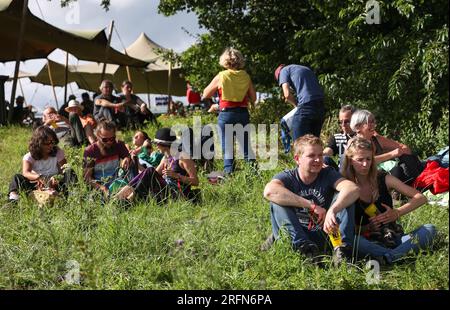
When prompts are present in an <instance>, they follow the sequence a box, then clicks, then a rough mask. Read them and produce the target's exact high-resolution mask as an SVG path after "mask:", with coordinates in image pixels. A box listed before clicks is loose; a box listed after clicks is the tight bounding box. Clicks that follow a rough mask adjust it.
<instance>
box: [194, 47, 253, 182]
mask: <svg viewBox="0 0 450 310" xmlns="http://www.w3.org/2000/svg"><path fill="white" fill-rule="evenodd" d="M219 64H220V65H221V66H222V67H224V68H225V70H223V71H221V72H219V73H218V74H217V75H216V76H215V77H214V79H213V80H212V81H211V83H210V84H209V85H208V86H207V87H206V88H205V89H204V91H203V98H211V97H212V96H213V95H214V94H215V93H216V92H218V93H219V118H218V123H219V127H220V130H221V134H222V152H223V154H224V172H225V174H230V173H232V172H233V171H234V166H233V163H234V160H233V158H234V155H233V145H234V143H233V140H234V137H235V136H236V134H237V138H238V143H239V146H240V149H241V150H244V159H245V160H246V161H250V160H254V159H255V156H254V154H253V151H252V150H251V148H250V140H249V139H250V136H249V131H248V130H245V128H244V130H242V131H243V132H236V131H235V130H234V128H233V127H234V125H242V126H243V127H245V126H246V125H247V124H249V123H250V116H249V113H248V104H249V102H250V104H253V103H254V102H255V100H256V92H255V89H254V87H253V84H252V81H251V79H250V76H249V75H248V73H247V72H246V71H245V70H244V69H243V68H244V65H245V60H244V57H243V56H242V54H241V52H239V51H238V50H236V49H234V48H227V49H226V50H225V51H224V52H223V54H222V56H220V60H219ZM226 125H229V126H226ZM226 128H229V129H227V130H225V129H226ZM238 128H239V127H237V128H236V129H238Z"/></svg>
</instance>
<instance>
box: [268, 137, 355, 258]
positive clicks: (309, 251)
mask: <svg viewBox="0 0 450 310" xmlns="http://www.w3.org/2000/svg"><path fill="white" fill-rule="evenodd" d="M294 160H295V163H296V164H297V167H296V168H294V169H292V170H285V171H283V172H281V173H279V174H277V175H275V176H274V177H273V179H272V181H270V182H269V183H267V185H266V187H265V189H264V197H265V198H266V199H267V200H269V201H270V216H271V222H272V233H273V236H274V238H275V239H279V238H280V232H281V231H280V230H281V229H285V230H286V232H287V234H288V236H289V237H290V239H291V243H292V247H293V249H294V250H296V251H298V252H300V253H301V254H303V255H305V256H307V257H309V258H311V259H312V260H313V262H314V261H316V259H317V257H318V256H319V255H320V254H323V253H324V252H325V250H326V249H327V248H328V245H329V243H328V236H327V234H337V233H338V231H339V232H340V235H341V237H342V240H341V242H340V243H341V244H340V245H337V246H335V247H334V249H333V262H334V264H335V265H339V264H340V263H342V262H343V261H344V260H348V261H350V260H351V259H352V246H353V237H354V213H353V212H354V209H353V203H354V202H355V201H356V199H358V197H359V190H358V187H357V186H356V184H355V183H353V182H351V181H349V180H346V179H344V178H343V177H342V176H341V175H340V174H339V173H338V172H337V171H336V170H335V169H333V168H331V167H326V168H323V166H322V165H323V143H322V141H321V140H320V139H319V138H318V137H315V136H313V135H311V134H307V135H304V136H302V137H300V138H298V139H297V140H296V141H295V142H294ZM335 191H338V192H339V193H338V194H336V195H335ZM333 196H335V197H333Z"/></svg>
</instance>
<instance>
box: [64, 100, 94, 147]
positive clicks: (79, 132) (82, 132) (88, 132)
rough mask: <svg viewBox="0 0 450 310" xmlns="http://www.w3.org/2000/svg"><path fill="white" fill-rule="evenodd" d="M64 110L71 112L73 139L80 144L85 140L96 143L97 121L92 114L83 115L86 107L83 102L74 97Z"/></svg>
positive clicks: (70, 120)
mask: <svg viewBox="0 0 450 310" xmlns="http://www.w3.org/2000/svg"><path fill="white" fill-rule="evenodd" d="M64 110H65V111H66V112H67V113H68V114H69V122H70V126H71V127H72V139H73V140H74V141H76V143H78V144H80V145H81V144H83V143H85V142H89V144H92V143H94V142H95V141H96V138H95V136H94V128H95V126H96V122H95V120H94V118H92V117H91V116H90V115H86V116H83V113H82V112H83V110H84V107H83V106H82V105H81V103H79V102H78V101H77V100H75V99H72V100H70V101H69V103H68V105H67V107H66V108H65V109H64Z"/></svg>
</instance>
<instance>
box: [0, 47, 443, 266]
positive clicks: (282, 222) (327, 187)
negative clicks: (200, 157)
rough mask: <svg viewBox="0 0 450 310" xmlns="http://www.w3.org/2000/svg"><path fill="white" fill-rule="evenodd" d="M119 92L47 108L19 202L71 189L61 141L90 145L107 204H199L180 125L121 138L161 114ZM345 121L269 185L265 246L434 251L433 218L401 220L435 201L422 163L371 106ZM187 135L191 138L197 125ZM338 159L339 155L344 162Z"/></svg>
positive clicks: (125, 90)
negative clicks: (405, 225)
mask: <svg viewBox="0 0 450 310" xmlns="http://www.w3.org/2000/svg"><path fill="white" fill-rule="evenodd" d="M226 53H227V55H225V56H227V57H231V56H233V55H234V54H236V55H238V56H239V57H240V58H242V55H241V54H240V53H238V51H237V50H234V49H233V50H227V52H226ZM233 57H234V56H233ZM227 66H228V65H226V66H224V67H225V68H227ZM242 66H243V62H240V63H239V64H236V67H230V68H228V69H227V70H224V71H223V72H222V73H220V74H219V75H218V76H217V78H215V79H214V80H213V81H212V82H211V84H210V85H209V86H208V88H207V89H206V90H207V91H205V92H204V93H205V94H207V96H205V97H211V96H212V94H213V93H214V91H216V88H219V89H220V93H221V96H222V95H223V93H222V91H223V89H222V88H223V85H224V84H223V83H222V80H223V79H224V78H226V77H227V76H228V75H230V76H234V75H233V74H235V73H234V71H236V70H234V69H236V68H237V69H242ZM222 75H225V76H223V77H222ZM241 75H242V76H241V78H242V80H244V81H246V84H245V87H244V88H242V89H240V93H242V96H244V97H245V96H248V95H249V94H250V95H252V96H251V98H250V99H251V101H254V96H253V95H254V94H253V91H254V89H253V86H252V84H251V80H250V78H249V76H248V74H247V73H245V72H241ZM234 79H236V81H233V83H234V84H233V85H231V86H233V87H238V86H240V84H239V79H238V78H236V76H234ZM228 86H229V87H231V86H230V85H228ZM113 88H114V87H113V84H112V82H111V81H108V80H104V81H103V82H102V83H101V86H100V91H101V93H100V94H99V95H98V96H96V97H95V99H94V101H93V102H91V101H90V100H89V96H87V97H86V96H83V101H82V102H81V103H80V102H78V101H77V100H76V98H72V99H71V100H70V101H69V102H68V103H67V105H66V106H65V107H64V108H63V109H62V110H60V112H61V113H58V112H57V111H56V110H55V109H54V108H52V107H49V108H47V109H46V110H45V111H44V115H43V124H42V126H39V127H37V128H35V129H34V131H33V134H32V137H31V139H30V142H29V145H28V150H29V152H28V153H26V154H25V155H24V157H23V162H22V173H18V174H16V175H14V177H13V179H12V181H11V184H10V188H9V193H8V195H9V196H8V197H9V200H10V201H11V202H17V201H18V199H19V195H20V193H21V192H24V193H27V192H30V191H32V190H36V189H47V190H48V189H52V190H54V191H59V192H61V193H62V194H67V192H68V187H69V186H72V185H73V184H74V183H75V182H77V178H76V176H74V173H73V171H71V170H70V169H63V166H64V164H65V163H66V162H67V160H66V158H65V154H64V151H63V150H62V148H60V147H59V146H58V142H59V141H62V142H63V143H64V142H65V143H67V144H68V145H75V146H81V145H85V146H87V147H86V148H85V149H84V153H83V178H82V180H83V181H84V182H85V184H87V185H88V186H89V187H90V188H91V189H93V192H94V193H100V194H101V196H102V201H107V200H118V201H120V202H126V203H129V204H133V203H134V202H136V201H139V202H144V203H146V202H148V201H149V200H153V201H156V202H157V203H159V204H163V203H165V202H166V201H167V200H169V199H185V200H191V201H196V200H195V195H196V194H197V193H198V192H196V189H195V187H197V186H199V184H200V180H199V173H198V170H197V166H196V162H195V161H194V160H193V158H192V156H191V155H192V154H191V153H192V152H191V151H190V150H189V149H188V148H187V147H184V148H183V147H180V145H179V144H178V142H177V139H176V134H175V132H173V131H172V129H171V128H168V127H164V128H159V129H158V130H157V131H156V134H155V136H154V138H151V137H150V136H149V135H148V134H147V133H146V132H145V131H143V130H137V131H135V133H134V135H133V138H132V145H131V146H128V145H126V144H125V143H124V142H123V141H121V140H119V139H118V137H117V131H118V129H119V128H134V129H135V126H130V124H143V123H144V122H145V121H152V117H154V116H152V113H151V112H150V111H149V110H148V108H147V105H146V104H145V103H144V102H143V101H142V100H141V99H140V98H139V97H137V96H136V95H134V94H133V92H132V83H131V82H129V81H125V82H124V83H123V84H122V93H121V94H120V95H118V96H115V95H113ZM226 94H228V93H226ZM228 95H230V94H228ZM230 96H231V95H230ZM246 98H247V97H245V98H244V99H245V100H244V103H245V105H244V104H243V103H242V104H241V105H240V106H231V107H223V106H222V105H223V103H224V102H223V98H221V100H222V101H221V106H220V109H218V110H219V122H220V120H221V117H222V118H225V120H223V119H222V120H223V123H224V124H225V123H226V124H228V123H233V124H234V123H238V124H240V123H245V124H246V123H248V122H249V115H248V110H247V99H246ZM170 102H171V105H170V109H172V110H173V109H174V104H173V101H172V100H171V99H170ZM230 102H234V101H230ZM230 102H228V103H230ZM62 112H64V113H67V116H64V115H61V114H62ZM175 113H176V114H178V115H180V114H181V113H178V112H175ZM224 113H225V116H224ZM227 113H228V114H227ZM230 113H231V114H233V113H234V114H233V115H231V114H230ZM240 113H243V115H241V114H240ZM230 115H231V116H230ZM241 116H242V118H239V117H241ZM227 117H229V118H230V119H228V118H227ZM233 117H234V118H237V119H236V120H235V119H233ZM338 121H339V127H340V132H339V133H337V134H334V135H333V136H331V137H330V139H329V140H328V144H327V145H326V147H324V143H323V142H322V141H321V139H320V137H318V136H315V135H313V134H311V133H306V134H304V135H301V136H300V137H298V138H297V139H295V141H293V148H292V149H293V154H292V162H293V167H292V169H291V170H284V171H278V173H277V174H276V175H275V176H274V177H273V178H272V179H271V180H270V181H269V182H268V183H267V184H266V186H265V188H264V192H263V196H264V198H265V199H267V200H268V202H269V206H270V219H271V225H272V233H271V235H270V236H269V237H268V238H267V240H266V242H265V243H264V244H263V247H262V248H263V249H268V248H269V247H270V246H272V244H274V242H275V241H277V240H279V239H280V238H282V236H283V233H282V232H281V230H284V231H285V232H287V236H288V238H290V242H291V245H292V248H293V249H294V250H295V251H298V252H299V253H300V254H301V255H304V256H306V257H307V258H309V259H311V261H312V262H314V263H315V262H318V261H319V260H320V257H321V256H323V254H327V253H332V257H333V262H334V264H335V265H336V266H338V265H340V264H342V263H343V262H346V261H347V262H354V260H355V259H359V258H362V257H367V256H369V257H371V258H374V259H376V260H378V261H379V262H380V263H381V264H392V263H394V262H396V261H398V260H399V259H401V258H402V257H404V256H405V255H406V254H407V253H409V252H411V251H412V252H415V253H417V252H419V251H420V250H425V249H429V248H430V247H431V245H432V241H433V240H434V238H435V235H436V228H435V227H434V226H433V225H432V224H425V225H423V226H420V227H419V228H417V229H416V230H414V231H412V232H410V233H409V234H406V233H404V232H403V230H402V228H401V226H400V225H399V223H398V220H399V219H400V218H401V217H403V216H405V215H406V214H409V213H411V212H413V211H414V210H416V209H417V208H419V207H421V206H423V205H424V204H425V203H426V202H427V199H426V198H425V196H424V195H423V194H422V193H420V192H419V191H418V190H416V189H414V188H413V187H411V186H410V185H411V184H412V182H413V181H414V179H415V178H416V177H417V176H418V175H419V174H420V172H421V171H422V170H423V164H422V163H421V162H420V160H419V159H418V157H417V156H416V155H414V153H413V152H412V151H411V149H410V148H409V147H408V146H406V145H404V144H402V143H400V142H397V141H395V140H392V139H390V138H387V137H384V136H382V135H380V134H379V133H377V132H376V131H375V128H376V127H375V126H376V122H375V116H374V115H373V114H372V113H371V112H370V111H368V110H363V109H355V108H354V107H352V106H350V105H346V106H343V107H342V108H341V109H340V110H339V118H338ZM185 132H187V133H189V136H188V137H192V136H191V135H192V130H186V131H185ZM221 134H222V135H223V134H224V132H221ZM183 135H184V133H183ZM182 140H183V139H182ZM188 140H189V139H185V141H188ZM201 143H202V144H203V141H201ZM223 144H224V142H223V141H222V145H223ZM190 145H194V143H192V141H191V142H190ZM249 147H250V146H249ZM223 148H224V149H225V147H224V145H223ZM202 149H203V148H202ZM248 151H249V152H250V151H251V150H248ZM224 153H225V152H224ZM230 153H232V152H230ZM333 157H337V159H336V161H335V160H334V159H333ZM249 159H250V158H247V160H249ZM233 160H234V158H233V157H231V158H226V160H225V161H224V162H225V168H224V169H225V170H226V169H229V170H228V171H225V172H228V174H227V179H232V177H233V174H232V173H234V169H235V166H234V164H233ZM388 160H396V162H395V166H394V168H392V169H389V171H387V172H386V171H381V170H380V169H379V165H380V164H381V163H383V162H385V161H388ZM58 175H62V177H57V176H58ZM392 191H397V192H400V193H401V194H402V195H404V196H405V197H406V201H405V202H404V203H402V204H401V205H400V206H399V207H395V206H394V204H393V201H392Z"/></svg>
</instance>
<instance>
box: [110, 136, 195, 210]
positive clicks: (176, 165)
mask: <svg viewBox="0 0 450 310" xmlns="http://www.w3.org/2000/svg"><path fill="white" fill-rule="evenodd" d="M175 139H176V137H175V135H174V134H173V133H172V131H171V130H170V128H161V129H159V130H158V131H157V132H156V135H155V140H154V143H155V144H156V147H157V149H158V150H159V151H160V152H161V153H162V154H164V158H163V159H162V160H161V162H160V164H159V165H158V167H157V168H154V167H149V168H147V169H145V170H144V171H143V172H141V173H140V174H139V175H137V176H136V177H135V178H134V179H133V180H131V181H130V183H129V184H128V186H125V187H124V188H123V189H122V190H121V191H120V192H119V193H118V197H119V199H128V200H129V199H132V197H134V196H137V197H138V198H141V199H146V198H148V197H152V198H154V199H156V201H157V202H162V201H165V200H166V199H168V198H187V199H194V198H195V197H194V196H195V194H194V191H193V190H191V186H198V184H199V180H198V177H197V169H196V167H195V163H194V161H193V160H192V159H189V156H188V155H187V154H183V153H180V152H178V147H177V146H176V145H172V144H173V143H174V141H175ZM172 146H173V147H172Z"/></svg>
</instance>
